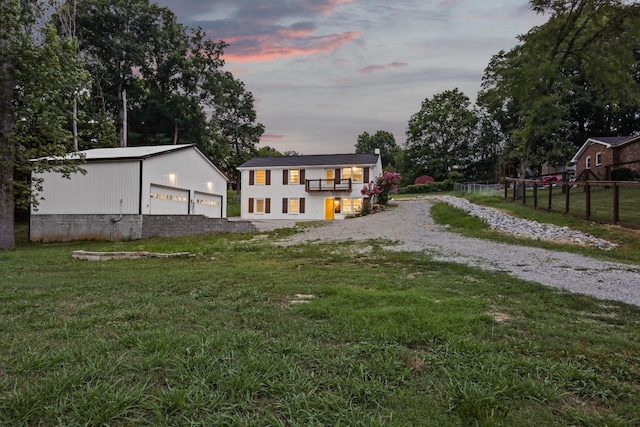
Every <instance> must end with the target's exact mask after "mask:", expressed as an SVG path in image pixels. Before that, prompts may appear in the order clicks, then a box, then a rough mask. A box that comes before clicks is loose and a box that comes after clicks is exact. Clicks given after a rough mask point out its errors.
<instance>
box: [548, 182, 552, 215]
mask: <svg viewBox="0 0 640 427" xmlns="http://www.w3.org/2000/svg"><path fill="white" fill-rule="evenodd" d="M552 201H553V184H551V183H549V201H548V203H547V212H551V203H552Z"/></svg>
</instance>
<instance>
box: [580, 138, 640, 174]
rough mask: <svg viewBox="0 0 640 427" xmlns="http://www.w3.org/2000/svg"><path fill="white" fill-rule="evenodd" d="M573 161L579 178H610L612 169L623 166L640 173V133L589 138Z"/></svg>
mask: <svg viewBox="0 0 640 427" xmlns="http://www.w3.org/2000/svg"><path fill="white" fill-rule="evenodd" d="M571 162H572V163H575V165H576V177H578V179H589V176H591V178H593V175H595V176H597V177H598V178H599V179H603V180H610V179H611V171H612V170H613V169H616V168H623V167H624V168H629V169H631V170H632V171H634V172H635V173H638V174H640V135H638V136H612V137H592V138H589V139H587V141H586V142H585V143H584V144H583V145H582V147H580V149H579V150H578V152H577V153H576V155H575V156H573V158H572V159H571Z"/></svg>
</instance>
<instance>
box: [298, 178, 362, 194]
mask: <svg viewBox="0 0 640 427" xmlns="http://www.w3.org/2000/svg"><path fill="white" fill-rule="evenodd" d="M304 188H305V191H306V192H307V193H319V192H327V191H331V192H351V179H341V180H337V179H307V180H305V185H304Z"/></svg>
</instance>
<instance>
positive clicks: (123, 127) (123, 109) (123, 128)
mask: <svg viewBox="0 0 640 427" xmlns="http://www.w3.org/2000/svg"><path fill="white" fill-rule="evenodd" d="M120 98H121V101H122V103H121V104H120V112H119V113H120V114H119V116H120V147H126V146H127V90H126V89H122V90H121V91H120Z"/></svg>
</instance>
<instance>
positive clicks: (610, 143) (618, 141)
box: [571, 135, 640, 163]
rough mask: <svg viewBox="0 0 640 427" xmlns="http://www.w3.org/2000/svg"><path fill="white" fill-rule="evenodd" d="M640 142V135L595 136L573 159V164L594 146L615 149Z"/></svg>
mask: <svg viewBox="0 0 640 427" xmlns="http://www.w3.org/2000/svg"><path fill="white" fill-rule="evenodd" d="M636 141H640V135H636V136H594V137H591V138H589V139H587V142H585V143H584V144H583V145H582V147H580V149H579V150H578V152H577V153H576V154H575V156H573V158H572V159H571V163H576V162H577V161H578V159H579V158H580V156H582V153H584V152H585V150H586V149H587V148H588V147H589V146H590V145H592V144H601V145H603V146H604V147H606V148H615V147H620V146H622V145H626V144H629V143H632V142H636Z"/></svg>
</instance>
